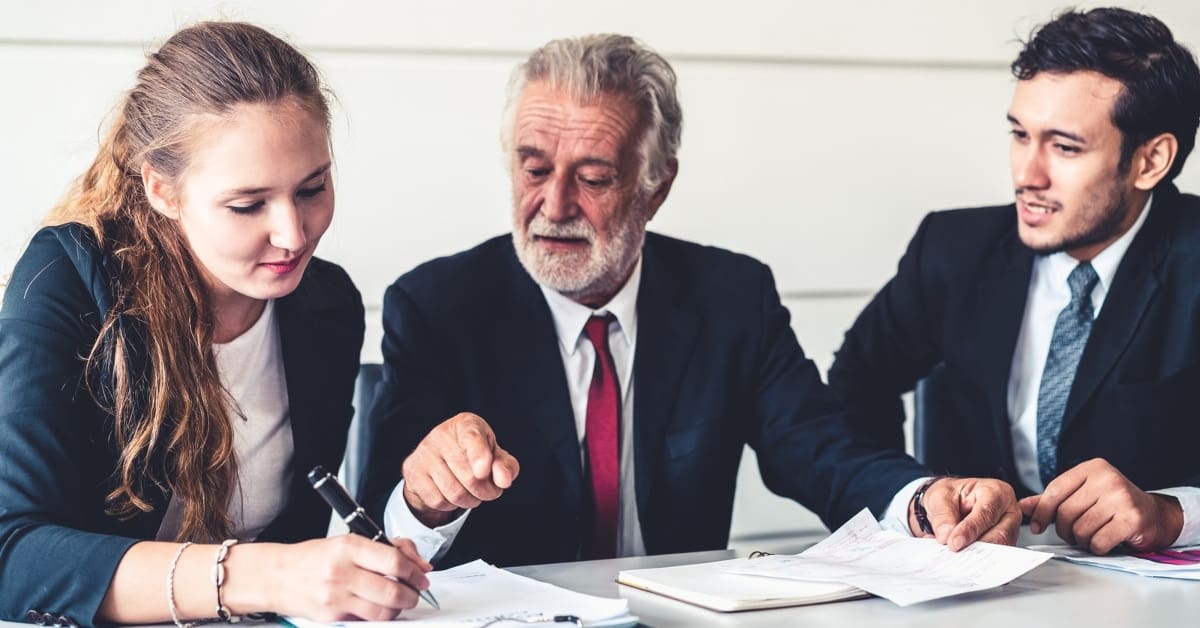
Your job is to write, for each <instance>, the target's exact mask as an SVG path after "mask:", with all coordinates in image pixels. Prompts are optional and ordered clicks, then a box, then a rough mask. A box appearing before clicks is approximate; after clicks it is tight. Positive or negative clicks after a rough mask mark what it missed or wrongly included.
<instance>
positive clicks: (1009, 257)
mask: <svg viewBox="0 0 1200 628" xmlns="http://www.w3.org/2000/svg"><path fill="white" fill-rule="evenodd" d="M1032 272H1033V253H1032V252H1031V251H1029V250H1028V249H1026V248H1025V247H1024V246H1022V245H1021V243H1020V241H1019V240H1018V239H1017V235H1016V230H1015V223H1014V230H1013V232H1012V233H1011V234H1010V236H1009V237H1007V238H1005V240H1004V242H1002V243H1001V244H1000V245H999V247H998V250H997V251H996V254H994V255H991V256H989V261H988V262H987V266H986V267H985V268H984V269H983V272H981V273H980V275H979V282H978V284H977V286H976V289H977V293H976V298H975V299H974V303H975V304H976V308H977V310H976V311H975V312H973V313H970V314H969V316H970V317H972V318H974V319H975V320H979V321H992V323H991V324H984V325H975V326H973V329H974V330H975V331H976V333H977V334H978V336H977V337H976V338H974V339H972V340H971V341H970V343H971V344H967V345H964V346H975V347H978V350H979V353H978V356H979V359H978V363H977V367H978V368H979V370H980V373H981V377H980V380H979V381H981V382H983V386H984V395H985V396H986V398H987V404H988V409H989V411H990V414H991V417H990V418H991V424H992V429H993V430H994V431H995V435H996V441H995V442H997V443H1000V445H1001V448H1002V452H1001V453H1002V456H1001V458H1000V459H1001V460H1006V461H1007V460H1012V435H1011V433H1010V431H1009V417H1008V378H1009V374H1010V371H1011V370H1012V357H1013V351H1014V349H1015V347H1016V344H1017V335H1018V334H1019V333H1020V331H1021V319H1022V318H1023V317H1024V314H1025V302H1026V300H1027V298H1028V296H1029V278H1030V275H1031V274H1032Z"/></svg>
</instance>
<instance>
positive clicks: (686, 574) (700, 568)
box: [617, 558, 868, 611]
mask: <svg viewBox="0 0 1200 628" xmlns="http://www.w3.org/2000/svg"><path fill="white" fill-rule="evenodd" d="M750 560H758V559H749V558H735V559H733V560H722V561H719V562H715V563H700V564H696V565H679V566H676V567H661V568H657V569H633V570H630V571H622V572H620V573H619V574H617V582H619V583H621V584H624V585H628V586H631V587H636V588H638V589H642V590H644V591H650V592H652V593H658V594H659V595H665V596H667V597H670V598H675V599H677V600H681V601H684V602H688V603H690V604H696V605H697V606H703V607H705V608H709V609H712V610H714V611H748V610H756V609H760V608H779V607H783V606H801V605H804V604H820V603H823V602H836V601H838V600H847V599H854V598H860V597H866V596H867V595H868V594H867V592H866V591H863V590H862V589H859V588H858V587H852V586H848V585H845V584H840V583H836V582H801V581H798V580H783V579H779V578H763V577H759V576H743V575H738V574H733V573H728V572H727V570H729V569H736V568H738V567H742V566H744V565H745V564H746V563H747V562H748V561H750Z"/></svg>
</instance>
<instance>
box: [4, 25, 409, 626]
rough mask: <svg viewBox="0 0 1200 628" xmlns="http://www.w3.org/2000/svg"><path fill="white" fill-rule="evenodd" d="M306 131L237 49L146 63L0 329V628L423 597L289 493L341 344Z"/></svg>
mask: <svg viewBox="0 0 1200 628" xmlns="http://www.w3.org/2000/svg"><path fill="white" fill-rule="evenodd" d="M328 131H329V109H328V104H327V102H326V99H325V96H324V92H323V88H322V86H321V82H320V78H319V76H318V74H317V72H316V70H315V69H314V68H313V66H312V65H311V64H310V63H309V62H308V60H307V59H305V58H304V56H303V55H301V54H300V53H299V52H297V51H296V50H295V49H294V48H292V47H291V46H289V45H288V44H287V43H285V42H283V41H282V40H280V39H278V38H277V37H275V36H273V35H271V34H269V33H267V32H266V31H264V30H262V29H260V28H257V27H255V26H251V25H248V24H239V23H221V22H213V23H202V24H199V25H196V26H192V27H189V28H186V29H184V30H182V31H180V32H179V33H177V34H175V35H174V36H173V37H171V39H170V40H168V41H167V42H166V43H165V44H164V45H163V46H162V47H161V48H160V49H159V50H158V51H157V52H154V53H152V54H150V55H149V56H148V60H147V64H146V66H145V67H144V68H143V69H142V70H141V71H140V72H139V74H138V79H137V84H136V85H135V86H134V87H133V89H132V90H131V91H130V92H129V93H128V94H127V96H126V97H125V99H124V102H123V104H122V106H121V108H120V110H119V112H118V113H117V114H116V117H115V120H114V121H113V122H112V124H111V128H110V129H109V131H108V133H107V135H106V138H105V140H104V141H103V144H102V145H101V147H100V150H99V151H98V153H97V155H96V158H95V161H94V162H93V163H92V165H91V166H90V167H89V168H88V170H87V172H86V173H84V175H83V176H82V177H81V178H80V179H79V181H78V182H77V184H76V186H75V187H74V189H73V190H72V192H71V193H70V194H69V195H68V197H67V198H66V200H65V201H64V202H63V204H62V205H61V206H60V207H58V208H56V209H55V210H54V211H53V212H52V213H51V216H50V220H49V223H50V224H51V225H53V226H50V227H47V228H45V229H43V230H41V231H40V232H38V233H37V235H35V236H34V238H33V240H32V242H31V243H30V245H29V248H28V249H27V250H26V251H25V253H24V254H23V256H22V257H21V259H20V261H19V262H18V263H17V265H16V267H15V269H14V270H13V273H12V278H11V280H10V282H9V285H8V286H7V289H6V291H5V294H4V301H3V306H2V307H0V583H3V584H2V586H0V618H2V619H7V620H29V621H34V622H37V623H57V624H79V625H92V624H95V623H98V622H117V623H150V622H163V621H170V620H172V619H174V621H175V622H176V623H182V622H185V621H187V620H195V619H199V618H209V617H220V618H222V619H228V618H229V616H235V617H236V616H239V615H243V614H248V613H254V612H264V611H275V612H280V613H285V614H291V615H302V616H307V617H311V618H314V619H345V618H362V619H391V618H393V617H395V615H396V614H397V613H398V612H399V611H400V610H402V609H405V608H411V607H412V606H413V605H415V603H416V600H417V597H416V590H417V589H424V588H426V587H427V586H428V583H427V581H426V578H425V575H424V572H425V571H428V570H429V568H430V567H429V565H428V563H426V562H425V561H423V560H421V559H420V557H419V556H418V555H417V553H416V551H415V550H414V549H413V548H412V546H411V544H410V543H408V542H407V541H402V542H400V543H398V546H399V547H398V548H392V547H388V546H386V545H384V544H380V543H373V542H371V541H369V540H368V539H365V538H363V537H357V536H345V537H340V538H328V539H327V538H321V537H323V536H324V533H325V529H326V527H327V524H328V521H329V509H328V508H327V507H326V506H325V504H324V503H323V502H322V501H321V499H320V498H319V496H318V495H317V494H316V492H314V491H313V490H312V489H311V488H310V487H309V486H308V484H307V482H306V479H305V473H306V472H307V470H308V469H311V468H312V467H313V466H315V465H317V464H322V465H324V466H325V467H327V468H331V469H333V468H337V466H338V464H339V462H340V460H341V457H342V454H343V449H344V447H345V442H346V429H347V425H348V423H349V421H350V418H351V414H352V407H351V398H352V394H353V387H354V378H355V375H356V373H357V370H358V355H359V349H360V346H361V344H362V338H363V326H364V323H363V306H362V299H361V297H360V295H359V293H358V291H357V290H356V289H355V287H354V285H353V284H352V283H351V281H350V279H349V277H347V276H346V274H345V272H343V271H342V269H341V268H339V267H337V266H335V265H333V264H330V263H328V262H324V261H322V260H319V259H317V258H314V257H313V251H314V249H315V248H316V246H317V243H318V242H319V241H320V239H321V236H322V235H323V234H324V233H325V230H326V228H328V227H329V223H330V220H331V219H332V216H333V206H334V193H333V178H332V175H331V172H330V166H331V158H330V150H329V137H328ZM305 539H316V540H307V541H306V540H305ZM236 540H240V541H242V542H241V543H240V544H238V543H236ZM249 541H256V542H254V543H250V542H249Z"/></svg>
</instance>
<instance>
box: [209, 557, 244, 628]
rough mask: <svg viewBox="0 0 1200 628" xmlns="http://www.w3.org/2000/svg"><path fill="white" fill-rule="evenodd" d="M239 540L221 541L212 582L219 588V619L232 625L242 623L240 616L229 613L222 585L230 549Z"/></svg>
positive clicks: (214, 563) (213, 569)
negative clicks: (222, 595)
mask: <svg viewBox="0 0 1200 628" xmlns="http://www.w3.org/2000/svg"><path fill="white" fill-rule="evenodd" d="M237 542H238V540H237V539H225V540H224V541H221V546H220V547H218V548H217V555H216V560H215V561H214V562H213V568H212V580H213V584H214V585H215V586H216V587H217V617H218V618H220V620H221V621H226V622H229V623H231V624H236V623H238V622H239V621H242V617H241V616H240V615H234V614H233V613H230V612H229V607H227V606H225V604H224V603H223V602H222V601H221V585H223V584H225V565H224V562H225V558H226V557H227V556H229V548H231V547H233V546H234V545H237Z"/></svg>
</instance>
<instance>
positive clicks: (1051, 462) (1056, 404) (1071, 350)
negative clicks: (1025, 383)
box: [1037, 262, 1100, 486]
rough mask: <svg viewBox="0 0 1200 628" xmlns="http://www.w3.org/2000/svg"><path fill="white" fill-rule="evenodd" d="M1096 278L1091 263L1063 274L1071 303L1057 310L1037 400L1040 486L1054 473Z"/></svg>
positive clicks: (1088, 325)
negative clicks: (1067, 274)
mask: <svg viewBox="0 0 1200 628" xmlns="http://www.w3.org/2000/svg"><path fill="white" fill-rule="evenodd" d="M1098 281H1100V277H1099V276H1098V275H1097V274H1096V269H1094V268H1092V265H1091V264H1089V263H1088V262H1082V263H1080V264H1079V265H1078V266H1076V267H1075V270H1072V271H1071V274H1070V275H1069V276H1068V277H1067V285H1068V286H1070V288H1071V302H1070V303H1068V304H1067V307H1064V308H1063V309H1062V311H1061V312H1059V313H1058V320H1057V321H1055V323H1054V336H1053V337H1052V338H1051V339H1050V351H1049V353H1047V354H1046V368H1045V369H1044V370H1043V371H1042V385H1041V388H1039V389H1038V400H1037V449H1038V473H1039V474H1040V475H1041V477H1042V486H1045V485H1047V484H1049V483H1050V481H1051V480H1053V479H1054V478H1055V477H1057V476H1058V432H1059V430H1060V429H1061V428H1062V419H1063V411H1064V410H1066V407H1067V397H1068V396H1069V395H1070V394H1071V384H1072V383H1073V382H1074V381H1075V370H1076V368H1078V366H1079V356H1081V355H1083V347H1084V345H1086V344H1087V339H1088V334H1089V333H1091V331H1092V290H1093V289H1095V287H1096V282H1098Z"/></svg>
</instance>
